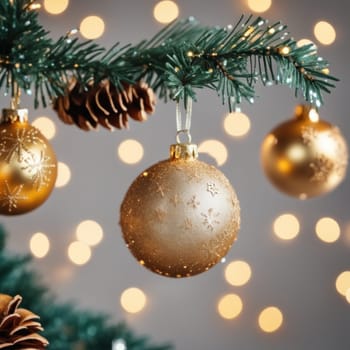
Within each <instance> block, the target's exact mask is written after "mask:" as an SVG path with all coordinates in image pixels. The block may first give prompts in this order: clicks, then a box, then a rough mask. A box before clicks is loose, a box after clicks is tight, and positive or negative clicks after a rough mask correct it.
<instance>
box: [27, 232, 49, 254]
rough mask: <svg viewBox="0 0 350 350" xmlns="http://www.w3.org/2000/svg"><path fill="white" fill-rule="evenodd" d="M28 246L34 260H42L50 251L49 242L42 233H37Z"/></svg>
mask: <svg viewBox="0 0 350 350" xmlns="http://www.w3.org/2000/svg"><path fill="white" fill-rule="evenodd" d="M29 246H30V250H31V252H32V254H33V255H34V256H35V257H36V258H44V257H45V256H46V255H47V253H48V252H49V250H50V241H49V239H48V237H47V236H46V235H45V234H44V233H41V232H37V233H35V234H34V235H33V236H32V238H31V239H30V243H29Z"/></svg>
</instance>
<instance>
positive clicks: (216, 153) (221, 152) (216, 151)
mask: <svg viewBox="0 0 350 350" xmlns="http://www.w3.org/2000/svg"><path fill="white" fill-rule="evenodd" d="M198 152H200V153H207V154H209V155H210V156H211V157H213V158H214V159H215V160H216V163H217V165H218V166H221V165H223V164H225V163H226V161H227V157H228V152H227V148H226V146H225V145H224V144H223V143H222V142H220V141H218V140H206V141H203V142H202V143H201V144H200V145H199V147H198Z"/></svg>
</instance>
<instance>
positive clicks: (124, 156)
mask: <svg viewBox="0 0 350 350" xmlns="http://www.w3.org/2000/svg"><path fill="white" fill-rule="evenodd" d="M143 154H144V151H143V146H142V144H141V143H140V142H139V141H137V140H133V139H129V140H125V141H123V142H121V143H120V145H119V147H118V156H119V158H120V159H121V161H122V162H124V163H126V164H136V163H138V162H140V161H141V160H142V158H143Z"/></svg>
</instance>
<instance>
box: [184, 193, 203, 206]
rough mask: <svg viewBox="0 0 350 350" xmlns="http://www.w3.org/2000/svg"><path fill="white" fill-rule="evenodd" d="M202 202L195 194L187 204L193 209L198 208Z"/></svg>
mask: <svg viewBox="0 0 350 350" xmlns="http://www.w3.org/2000/svg"><path fill="white" fill-rule="evenodd" d="M200 204H201V203H200V202H199V200H198V199H197V196H196V195H194V196H192V198H191V199H190V200H189V201H188V202H187V205H188V206H190V207H192V208H193V209H196V208H198V207H199V205H200Z"/></svg>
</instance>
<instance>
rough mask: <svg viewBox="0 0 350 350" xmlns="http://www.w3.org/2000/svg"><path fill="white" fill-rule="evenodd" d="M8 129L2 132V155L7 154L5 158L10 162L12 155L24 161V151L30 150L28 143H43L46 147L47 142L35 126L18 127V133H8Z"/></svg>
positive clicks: (0, 153)
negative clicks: (44, 141)
mask: <svg viewBox="0 0 350 350" xmlns="http://www.w3.org/2000/svg"><path fill="white" fill-rule="evenodd" d="M7 132H8V130H7V129H4V130H3V131H2V134H1V143H0V157H2V156H5V157H4V160H5V161H6V162H9V161H10V160H11V159H12V157H14V156H17V160H18V161H19V162H22V161H23V158H24V155H23V154H24V153H27V152H29V151H28V149H27V147H26V145H27V144H34V145H35V144H38V143H41V144H43V146H44V147H45V146H46V145H45V143H43V140H42V139H41V138H40V133H39V131H38V130H37V129H35V128H30V129H23V128H18V129H17V130H16V133H11V132H10V133H9V134H7Z"/></svg>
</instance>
